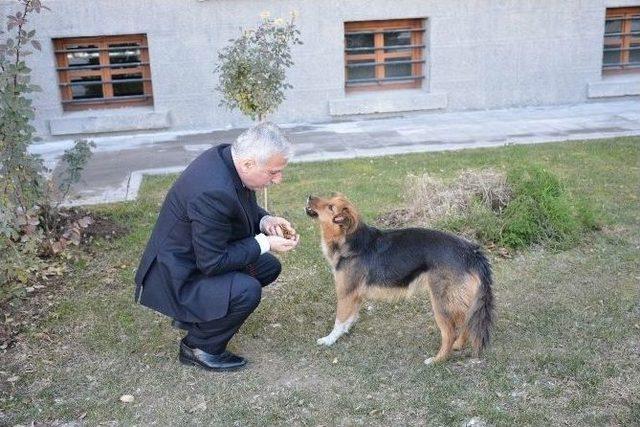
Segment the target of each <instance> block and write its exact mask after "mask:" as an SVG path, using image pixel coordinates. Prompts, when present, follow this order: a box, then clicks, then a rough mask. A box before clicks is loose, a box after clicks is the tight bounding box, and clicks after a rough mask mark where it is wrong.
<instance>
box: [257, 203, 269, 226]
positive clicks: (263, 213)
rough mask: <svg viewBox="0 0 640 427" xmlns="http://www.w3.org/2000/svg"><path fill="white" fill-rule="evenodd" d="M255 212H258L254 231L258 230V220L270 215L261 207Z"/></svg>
mask: <svg viewBox="0 0 640 427" xmlns="http://www.w3.org/2000/svg"><path fill="white" fill-rule="evenodd" d="M257 212H258V215H257V218H256V222H255V229H256V230H260V220H261V219H262V218H264V217H265V216H267V215H271V214H270V213H269V212H267V211H265V210H264V209H262V207H260V206H258V209H257Z"/></svg>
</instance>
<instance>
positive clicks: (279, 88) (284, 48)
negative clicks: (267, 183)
mask: <svg viewBox="0 0 640 427" xmlns="http://www.w3.org/2000/svg"><path fill="white" fill-rule="evenodd" d="M294 18H295V16H294V14H292V16H291V19H290V20H289V21H288V22H285V21H284V20H282V19H271V18H270V17H269V15H268V14H267V13H263V14H262V21H261V22H260V23H259V24H258V26H257V27H256V28H255V29H248V30H244V31H243V32H242V35H240V37H238V38H236V39H231V40H229V42H230V44H229V45H228V46H226V47H225V48H223V49H222V50H221V51H220V52H219V53H218V60H219V63H218V65H217V67H216V69H215V71H216V72H217V73H219V75H220V80H219V85H218V87H217V90H218V91H219V92H220V93H221V94H222V101H220V106H225V107H227V108H229V109H230V110H232V111H233V110H234V109H236V108H237V109H239V110H240V111H241V112H242V113H243V114H245V115H246V116H248V117H250V118H251V120H254V121H255V120H258V121H263V120H264V119H265V118H266V117H267V115H268V114H271V113H273V112H274V111H275V110H276V109H277V108H278V106H279V105H280V104H281V103H282V101H284V99H285V96H284V92H285V90H286V89H289V88H292V87H293V86H292V85H291V84H289V83H287V81H286V71H287V69H288V68H289V67H291V66H292V65H293V60H292V59H291V48H292V47H293V45H296V44H302V41H301V40H300V31H299V30H298V29H297V28H296V25H295V22H294ZM267 204H268V200H267V190H266V189H265V190H264V205H265V209H266V208H268V206H267Z"/></svg>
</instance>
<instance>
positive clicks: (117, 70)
mask: <svg viewBox="0 0 640 427" xmlns="http://www.w3.org/2000/svg"><path fill="white" fill-rule="evenodd" d="M53 43H54V48H55V54H56V61H57V65H58V68H57V71H58V80H59V82H60V91H61V94H62V106H63V108H64V110H84V109H89V108H110V107H122V106H129V105H152V104H153V95H152V90H151V71H150V69H149V52H148V49H147V36H146V35H144V34H137V35H127V36H104V37H77V38H67V39H54V40H53Z"/></svg>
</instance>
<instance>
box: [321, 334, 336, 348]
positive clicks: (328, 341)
mask: <svg viewBox="0 0 640 427" xmlns="http://www.w3.org/2000/svg"><path fill="white" fill-rule="evenodd" d="M334 342H336V340H335V339H334V338H333V337H332V336H331V335H327V336H326V337H322V338H318V341H316V343H317V344H318V345H326V346H327V347H329V346H331V345H332V344H333V343H334Z"/></svg>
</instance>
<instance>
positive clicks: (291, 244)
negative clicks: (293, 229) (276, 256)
mask: <svg viewBox="0 0 640 427" xmlns="http://www.w3.org/2000/svg"><path fill="white" fill-rule="evenodd" d="M267 239H268V240H269V247H270V248H271V250H272V251H275V252H288V251H290V250H291V249H293V248H295V247H296V246H298V242H299V241H300V239H299V237H298V235H297V234H296V235H295V237H294V238H293V239H285V238H284V237H280V236H267Z"/></svg>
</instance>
